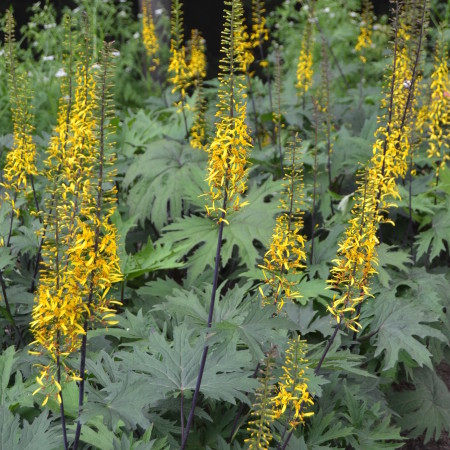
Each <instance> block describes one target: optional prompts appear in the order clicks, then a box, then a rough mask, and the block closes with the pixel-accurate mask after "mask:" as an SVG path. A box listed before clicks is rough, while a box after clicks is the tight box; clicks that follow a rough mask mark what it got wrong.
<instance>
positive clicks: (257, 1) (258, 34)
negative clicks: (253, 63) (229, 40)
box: [250, 0, 269, 67]
mask: <svg viewBox="0 0 450 450" xmlns="http://www.w3.org/2000/svg"><path fill="white" fill-rule="evenodd" d="M265 12H266V10H265V8H264V1H263V0H252V32H251V35H250V42H251V44H252V47H254V48H256V47H260V46H261V45H262V44H263V43H264V42H265V41H268V40H269V30H268V29H267V26H266V18H265V16H264V14H265ZM267 65H268V62H267V61H261V62H260V66H261V67H265V66H267Z"/></svg>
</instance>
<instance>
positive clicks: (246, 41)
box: [236, 22, 255, 73]
mask: <svg viewBox="0 0 450 450" xmlns="http://www.w3.org/2000/svg"><path fill="white" fill-rule="evenodd" d="M240 33H241V35H242V38H241V39H240V40H239V42H237V43H236V44H237V52H238V53H239V61H240V71H241V72H243V73H249V71H250V65H251V64H252V63H253V61H254V60H255V57H254V56H253V47H252V42H251V40H250V36H249V34H248V31H247V26H246V25H245V23H244V22H242V26H241V31H240Z"/></svg>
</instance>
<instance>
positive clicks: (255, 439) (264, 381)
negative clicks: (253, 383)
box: [245, 348, 276, 450]
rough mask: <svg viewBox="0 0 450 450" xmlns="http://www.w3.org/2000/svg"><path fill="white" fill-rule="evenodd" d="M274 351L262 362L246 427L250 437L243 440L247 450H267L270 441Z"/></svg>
mask: <svg viewBox="0 0 450 450" xmlns="http://www.w3.org/2000/svg"><path fill="white" fill-rule="evenodd" d="M275 351H276V349H275V348H272V349H271V351H270V353H269V354H268V355H267V357H266V359H265V361H264V366H263V368H262V369H260V376H259V387H258V389H257V390H256V393H255V401H254V403H253V406H252V413H251V420H250V421H249V422H248V427H247V431H248V432H249V433H250V437H249V438H248V439H245V442H246V443H247V445H248V448H249V450H263V449H268V448H269V445H270V441H271V440H272V431H271V429H270V425H271V423H272V422H273V421H274V418H275V414H274V412H273V407H272V395H273V393H274V389H275V386H274V377H273V375H272V371H273V369H274V363H275V360H274V358H275Z"/></svg>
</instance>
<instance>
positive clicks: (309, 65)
mask: <svg viewBox="0 0 450 450" xmlns="http://www.w3.org/2000/svg"><path fill="white" fill-rule="evenodd" d="M311 47H312V28H311V26H310V24H309V22H308V24H307V25H306V27H305V31H304V33H303V38H302V46H301V49H300V55H299V57H298V63H297V83H296V85H295V87H296V88H297V91H298V94H299V96H302V95H304V94H305V93H306V92H307V91H308V90H309V89H310V88H311V86H312V84H313V75H314V72H313V53H312V48H311Z"/></svg>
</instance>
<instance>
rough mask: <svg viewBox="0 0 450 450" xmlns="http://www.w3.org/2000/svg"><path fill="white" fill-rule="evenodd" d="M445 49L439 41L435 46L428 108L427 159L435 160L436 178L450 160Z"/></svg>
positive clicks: (449, 88) (449, 102)
mask: <svg viewBox="0 0 450 450" xmlns="http://www.w3.org/2000/svg"><path fill="white" fill-rule="evenodd" d="M447 54H448V52H447V48H446V45H445V43H444V42H443V40H442V41H439V42H438V44H437V46H436V51H435V57H434V66H433V73H432V74H431V100H430V104H429V106H428V115H427V116H428V117H427V119H426V124H427V125H428V133H429V138H428V149H427V154H428V157H429V158H436V160H437V162H436V177H438V176H439V170H440V169H442V168H443V167H444V166H445V164H446V162H447V161H449V160H450V153H449V145H450V128H449V121H450V82H449V77H448V66H447V59H448V58H447Z"/></svg>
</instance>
